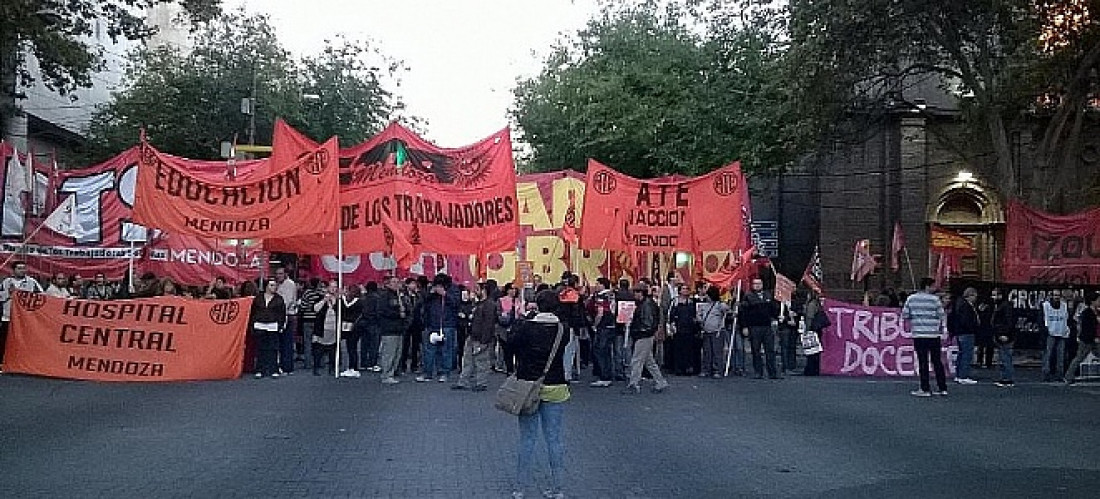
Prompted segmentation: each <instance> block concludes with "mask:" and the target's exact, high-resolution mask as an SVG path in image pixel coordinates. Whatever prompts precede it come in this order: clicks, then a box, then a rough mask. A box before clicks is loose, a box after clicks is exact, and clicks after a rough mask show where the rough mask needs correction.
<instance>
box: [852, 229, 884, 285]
mask: <svg viewBox="0 0 1100 499" xmlns="http://www.w3.org/2000/svg"><path fill="white" fill-rule="evenodd" d="M875 267H878V262H876V261H875V257H874V256H872V255H871V240H870V239H860V240H859V241H856V246H855V250H854V251H853V252H852V275H851V278H852V281H854V282H862V281H863V279H864V278H865V277H867V275H869V274H870V273H871V272H874V271H875Z"/></svg>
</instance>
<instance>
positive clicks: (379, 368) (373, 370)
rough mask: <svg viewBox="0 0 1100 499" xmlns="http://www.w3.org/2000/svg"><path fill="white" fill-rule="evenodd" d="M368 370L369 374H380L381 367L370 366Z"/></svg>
mask: <svg viewBox="0 0 1100 499" xmlns="http://www.w3.org/2000/svg"><path fill="white" fill-rule="evenodd" d="M370 370H371V372H375V373H380V372H382V366H371V367H370Z"/></svg>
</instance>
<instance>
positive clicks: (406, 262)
mask: <svg viewBox="0 0 1100 499" xmlns="http://www.w3.org/2000/svg"><path fill="white" fill-rule="evenodd" d="M382 234H383V237H384V238H385V240H386V245H387V246H389V247H390V254H392V255H393V259H394V260H396V261H397V266H398V267H401V268H403V269H407V268H409V267H412V265H413V264H414V263H416V257H417V255H416V248H415V247H414V246H413V243H412V242H410V241H409V238H407V237H405V235H404V234H402V233H401V228H400V227H398V226H397V224H395V223H394V222H393V220H392V219H391V218H390V217H389V215H387V214H386V212H385V211H383V212H382Z"/></svg>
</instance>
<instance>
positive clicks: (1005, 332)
mask: <svg viewBox="0 0 1100 499" xmlns="http://www.w3.org/2000/svg"><path fill="white" fill-rule="evenodd" d="M990 296H991V298H992V300H993V316H992V317H991V318H990V323H991V325H992V327H993V342H994V344H996V345H997V352H998V356H999V357H1000V360H1001V379H1000V380H999V381H997V383H996V385H997V386H1014V385H1015V384H1016V383H1015V382H1014V381H1013V380H1012V378H1013V374H1014V373H1013V365H1012V358H1013V356H1012V347H1013V346H1014V345H1015V344H1016V324H1015V322H1014V320H1013V315H1012V306H1011V305H1009V304H1008V300H1006V299H1005V296H1004V293H1003V292H1001V290H1000V289H997V288H994V289H993V292H992V294H991V295H990Z"/></svg>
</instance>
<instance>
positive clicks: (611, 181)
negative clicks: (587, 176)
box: [592, 170, 615, 195]
mask: <svg viewBox="0 0 1100 499" xmlns="http://www.w3.org/2000/svg"><path fill="white" fill-rule="evenodd" d="M592 188H593V189H596V192H598V193H600V194H604V195H607V194H611V193H612V192H614V191H615V176H614V175H612V174H611V172H607V171H602V170H601V171H598V172H596V175H594V176H593V177H592Z"/></svg>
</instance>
